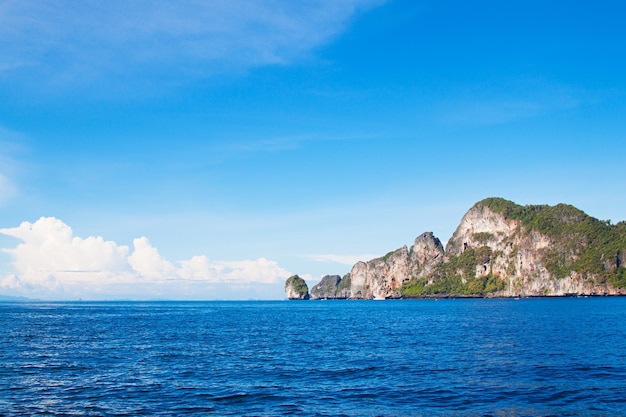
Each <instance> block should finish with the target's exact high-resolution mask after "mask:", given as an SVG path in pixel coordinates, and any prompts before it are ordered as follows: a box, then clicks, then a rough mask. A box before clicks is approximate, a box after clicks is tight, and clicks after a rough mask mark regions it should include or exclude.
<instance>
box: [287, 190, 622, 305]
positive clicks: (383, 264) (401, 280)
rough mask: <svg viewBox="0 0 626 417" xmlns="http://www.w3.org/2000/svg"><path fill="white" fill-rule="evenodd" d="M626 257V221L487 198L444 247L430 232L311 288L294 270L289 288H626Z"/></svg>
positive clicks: (566, 292) (367, 293) (564, 291)
mask: <svg viewBox="0 0 626 417" xmlns="http://www.w3.org/2000/svg"><path fill="white" fill-rule="evenodd" d="M625 258H626V222H623V221H622V222H619V223H617V224H611V222H610V221H608V220H607V221H602V220H598V219H595V218H593V217H591V216H588V215H587V214H585V213H584V212H583V211H581V210H579V209H577V208H575V207H573V206H571V205H567V204H558V205H556V206H548V205H527V206H520V205H518V204H515V203H513V202H511V201H507V200H505V199H502V198H487V199H485V200H482V201H479V202H478V203H476V204H475V205H474V206H473V207H472V208H471V209H469V211H468V212H467V213H466V214H465V215H464V216H463V218H462V219H461V222H460V224H459V226H458V227H457V228H456V230H455V232H454V234H453V235H452V237H451V238H450V240H449V241H448V243H447V244H446V246H445V248H444V246H443V245H442V243H441V241H440V240H439V239H437V238H436V237H435V236H434V235H433V233H430V232H428V233H423V234H422V235H420V236H418V237H417V238H416V239H415V242H414V243H413V245H412V246H411V247H410V248H408V247H407V246H403V247H401V248H399V249H396V250H394V251H392V252H389V253H388V254H386V255H385V256H382V257H380V258H376V259H372V260H370V261H367V262H357V263H356V264H355V265H354V266H353V267H352V269H351V271H350V273H348V274H346V275H345V276H343V277H340V276H339V275H327V276H325V277H324V278H322V280H321V281H320V282H319V283H318V284H317V285H315V286H314V287H313V288H312V289H311V293H310V294H309V293H308V288H307V290H306V294H303V293H302V291H304V290H303V287H302V285H301V284H299V286H298V288H299V290H298V291H297V292H295V293H294V290H293V289H294V282H293V280H292V278H294V277H291V278H289V279H288V280H287V283H286V285H285V288H286V292H287V296H288V298H290V299H291V298H292V297H294V298H297V299H308V298H310V299H395V298H426V297H537V296H573V295H626V265H624V261H625ZM296 277H297V275H296ZM297 278H300V277H297ZM300 279H301V278H300ZM290 280H291V281H290ZM302 281H304V280H302ZM304 286H306V283H304ZM295 294H297V297H296V296H295Z"/></svg>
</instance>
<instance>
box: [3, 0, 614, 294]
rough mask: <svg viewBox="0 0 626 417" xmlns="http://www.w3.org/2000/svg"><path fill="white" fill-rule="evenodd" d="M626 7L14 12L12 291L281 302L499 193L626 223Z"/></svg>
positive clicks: (409, 5) (158, 3)
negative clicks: (297, 279) (290, 287)
mask: <svg viewBox="0 0 626 417" xmlns="http://www.w3.org/2000/svg"><path fill="white" fill-rule="evenodd" d="M624 15H626V5H625V4H624V3H623V2H621V1H602V0H596V1H593V2H592V1H585V0H581V1H576V2H569V1H568V2H566V1H557V0H555V1H551V2H545V1H534V0H529V1H523V2H522V1H510V2H501V1H483V0H478V1H475V2H464V1H446V0H443V1H420V0H396V1H394V0H389V1H385V0H346V1H341V2H330V1H316V0H303V1H291V0H285V1H280V0H253V1H249V0H227V1H220V0H215V1H210V2H204V1H196V0H180V1H177V2H170V1H162V0H150V1H148V0H136V1H133V2H128V1H120V0H109V1H106V2H102V1H96V0H85V1H81V2H70V1H63V0H1V1H0V51H1V53H0V248H1V252H0V295H6V296H23V297H30V298H37V299H43V300H74V299H84V300H90V299H93V300H114V299H115V300H116V299H132V300H153V299H190V300H191V299H193V300H196V299H203V300H211V299H284V298H285V294H284V282H285V279H286V278H287V277H289V276H290V275H292V274H299V275H300V276H302V277H304V278H305V279H306V280H307V282H308V284H309V286H312V285H314V284H315V283H317V282H318V281H319V280H320V279H321V277H322V276H323V275H326V274H339V275H343V274H345V273H347V272H349V271H350V269H351V266H352V265H353V264H354V263H355V262H357V261H359V260H362V261H367V260H369V259H372V258H374V257H378V256H382V255H384V254H385V253H387V252H389V251H391V250H395V249H397V248H399V247H401V246H403V245H411V244H412V242H413V240H414V239H415V237H416V236H419V235H420V234H422V233H423V232H427V231H432V232H433V233H434V234H435V236H437V237H438V238H439V239H441V241H442V242H443V243H444V244H445V242H446V241H447V240H448V239H449V238H450V237H451V235H452V233H453V232H454V230H455V228H456V226H457V225H458V223H459V221H460V219H461V217H462V216H463V214H464V213H465V212H466V211H467V210H468V209H469V208H470V207H471V206H472V205H473V204H474V203H476V202H477V201H480V200H482V199H484V198H486V197H492V196H497V197H503V198H506V199H508V200H512V201H514V202H516V203H518V204H523V205H525V204H550V205H552V204H558V203H567V204H572V205H574V206H576V207H578V208H580V209H581V210H583V211H585V212H586V213H587V214H589V215H591V216H593V217H596V218H599V219H602V220H609V219H610V220H611V221H613V222H614V223H616V222H618V221H621V220H626V193H625V192H624V191H625V186H626V169H625V164H624V155H625V154H626V152H625V151H626V75H625V74H626V42H625V40H626V25H624V24H623V17H624Z"/></svg>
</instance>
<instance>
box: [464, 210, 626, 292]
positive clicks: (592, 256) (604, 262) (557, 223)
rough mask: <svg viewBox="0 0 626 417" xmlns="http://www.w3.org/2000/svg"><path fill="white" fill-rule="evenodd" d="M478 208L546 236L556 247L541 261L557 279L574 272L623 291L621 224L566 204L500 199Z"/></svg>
mask: <svg viewBox="0 0 626 417" xmlns="http://www.w3.org/2000/svg"><path fill="white" fill-rule="evenodd" d="M478 205H481V206H484V207H488V208H490V209H491V210H492V211H494V212H497V213H502V214H504V216H505V217H506V218H507V219H514V220H519V221H520V223H521V224H522V225H523V226H524V230H525V231H526V233H531V232H533V231H536V232H539V233H541V234H543V235H546V236H548V237H549V238H550V239H551V240H552V241H553V242H554V243H555V244H554V245H553V246H552V247H551V248H549V249H547V250H545V251H544V253H543V260H544V263H545V265H546V268H547V269H548V271H550V273H551V274H552V275H554V276H555V277H556V278H563V277H566V276H568V275H569V274H570V273H571V272H577V273H579V274H581V275H582V276H583V277H589V276H591V275H593V276H595V277H598V280H599V282H600V283H604V282H607V281H608V282H610V283H611V284H612V285H614V286H616V287H618V288H626V279H625V278H624V274H625V273H626V272H625V271H624V265H623V262H621V261H620V259H621V258H622V257H623V253H624V251H626V224H624V222H620V223H618V224H616V225H611V222H610V221H608V220H606V221H602V220H598V219H595V218H593V217H591V216H588V215H587V214H585V213H584V212H583V211H581V210H579V209H577V208H576V207H573V206H571V205H568V204H557V205H556V206H547V205H530V206H520V205H518V204H515V203H513V202H511V201H507V200H504V199H502V198H488V199H485V200H483V201H481V202H478V203H477V204H476V206H478Z"/></svg>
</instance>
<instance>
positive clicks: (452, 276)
mask: <svg viewBox="0 0 626 417" xmlns="http://www.w3.org/2000/svg"><path fill="white" fill-rule="evenodd" d="M492 255H493V253H492V250H491V248H490V247H488V246H482V247H480V248H478V249H473V248H468V249H467V250H465V251H464V252H463V253H462V254H461V255H460V256H452V257H450V259H449V260H448V261H447V262H445V263H443V264H442V265H441V266H440V268H439V270H438V273H439V275H438V277H433V279H432V283H431V284H428V282H429V279H428V278H421V279H412V280H410V281H409V282H407V283H405V284H404V285H403V286H402V293H403V294H404V295H407V296H424V295H437V294H456V295H485V294H489V293H494V292H496V291H502V290H504V289H505V288H506V284H505V282H504V281H503V280H502V279H501V278H499V277H497V276H495V275H492V274H491V271H490V270H489V263H490V262H491V257H492ZM477 267H479V268H480V267H482V268H484V272H487V273H486V275H483V276H480V277H476V269H477Z"/></svg>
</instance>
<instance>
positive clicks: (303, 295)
mask: <svg viewBox="0 0 626 417" xmlns="http://www.w3.org/2000/svg"><path fill="white" fill-rule="evenodd" d="M285 294H287V298H288V299H290V300H308V299H309V287H308V285H307V284H306V281H305V280H303V279H302V278H300V277H299V276H298V275H293V276H291V277H289V278H287V281H285Z"/></svg>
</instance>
